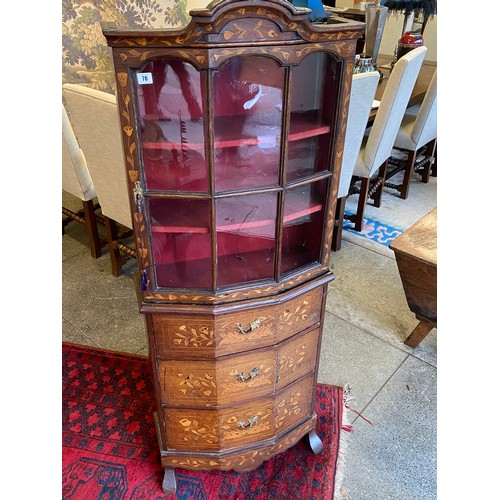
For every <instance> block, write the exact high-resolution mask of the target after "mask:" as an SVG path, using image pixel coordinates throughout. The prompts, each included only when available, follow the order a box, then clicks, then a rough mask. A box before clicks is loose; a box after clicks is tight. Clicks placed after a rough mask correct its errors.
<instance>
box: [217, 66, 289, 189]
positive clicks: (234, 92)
mask: <svg viewBox="0 0 500 500" xmlns="http://www.w3.org/2000/svg"><path fill="white" fill-rule="evenodd" d="M284 81H285V70H284V68H281V67H280V66H278V64H277V63H276V62H275V61H274V60H272V59H269V58H265V57H242V58H238V59H233V60H232V61H230V62H229V63H227V64H225V65H224V66H223V67H222V69H221V70H220V71H217V72H215V74H214V139H215V151H214V163H215V174H216V175H215V187H216V190H217V191H224V190H229V189H239V188H252V187H261V186H273V185H276V184H277V183H278V172H279V161H280V137H281V114H282V105H283V104H282V101H283V86H284Z"/></svg>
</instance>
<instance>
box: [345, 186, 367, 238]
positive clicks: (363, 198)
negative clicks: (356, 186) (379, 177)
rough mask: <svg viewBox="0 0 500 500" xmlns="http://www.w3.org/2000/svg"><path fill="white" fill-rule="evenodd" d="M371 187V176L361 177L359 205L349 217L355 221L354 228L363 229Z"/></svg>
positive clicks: (356, 229)
mask: <svg viewBox="0 0 500 500" xmlns="http://www.w3.org/2000/svg"><path fill="white" fill-rule="evenodd" d="M369 187H370V178H369V177H361V188H360V190H359V199H358V207H357V209H356V213H355V214H354V215H351V216H349V217H348V219H349V220H350V221H351V222H353V223H354V230H355V231H361V230H362V229H363V217H364V215H365V206H366V202H367V201H368V189H369Z"/></svg>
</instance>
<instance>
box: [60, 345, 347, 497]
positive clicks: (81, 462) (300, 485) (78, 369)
mask: <svg viewBox="0 0 500 500" xmlns="http://www.w3.org/2000/svg"><path fill="white" fill-rule="evenodd" d="M62 360H63V370H62V373H63V386H62V389H63V418H62V422H63V440H62V443H63V450H62V462H63V463H62V467H63V471H62V487H63V495H62V498H63V499H68V500H69V499H78V500H80V499H81V500H94V499H109V500H111V499H113V500H132V499H133V500H139V499H140V500H153V499H154V500H159V499H165V500H167V499H168V500H173V499H175V498H177V499H179V500H180V499H182V500H215V499H217V500H244V499H245V500H248V499H252V500H268V499H285V498H286V499H301V500H313V499H314V500H327V499H331V498H333V492H334V490H335V479H337V480H339V477H338V476H339V475H338V474H337V478H336V472H337V469H338V466H339V460H338V457H339V437H340V433H341V427H342V413H343V394H342V389H341V388H339V387H334V386H330V385H325V384H318V386H317V394H316V406H315V411H316V413H317V415H318V426H317V429H316V431H317V433H318V436H319V437H320V438H321V440H322V442H323V445H324V449H323V451H322V453H321V454H320V455H315V454H314V453H313V452H312V451H311V449H310V447H309V444H308V443H306V442H305V440H302V441H300V442H299V443H298V444H297V445H295V446H293V447H292V448H290V449H288V450H287V451H285V452H284V453H281V454H279V455H277V456H276V457H274V458H273V459H271V460H268V461H266V462H264V463H263V464H262V465H261V466H260V467H258V468H257V469H255V470H254V471H251V472H246V473H236V472H234V471H230V472H220V471H212V472H199V471H196V472H193V471H187V470H183V469H177V470H176V472H177V496H175V495H165V494H164V493H163V491H162V489H161V483H162V479H163V469H162V467H161V465H160V453H159V449H158V442H157V439H156V430H155V426H154V422H153V411H154V410H155V405H154V400H153V395H152V380H151V371H150V367H149V360H148V358H146V357H143V356H133V355H129V354H123V353H117V352H111V351H104V350H101V349H93V348H90V347H85V346H78V345H74V344H69V343H63V348H62Z"/></svg>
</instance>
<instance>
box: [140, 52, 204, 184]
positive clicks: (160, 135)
mask: <svg viewBox="0 0 500 500" xmlns="http://www.w3.org/2000/svg"><path fill="white" fill-rule="evenodd" d="M136 77H137V81H138V83H139V84H138V85H137V89H138V90H137V99H138V104H139V119H140V125H141V130H142V151H143V164H144V174H145V177H146V186H147V188H148V189H156V190H172V191H178V190H182V191H195V192H196V191H203V192H207V191H208V169H207V162H206V160H205V139H204V138H205V130H204V120H203V117H204V116H205V109H204V103H205V100H206V91H205V80H206V76H205V73H200V72H198V71H197V70H196V69H195V68H194V67H193V66H191V65H190V64H188V63H185V62H182V61H179V60H178V59H158V60H156V61H154V62H152V63H150V64H148V65H147V66H146V67H145V68H144V69H142V70H141V71H140V72H138V73H136Z"/></svg>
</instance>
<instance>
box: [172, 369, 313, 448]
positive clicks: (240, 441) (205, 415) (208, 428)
mask: <svg viewBox="0 0 500 500" xmlns="http://www.w3.org/2000/svg"><path fill="white" fill-rule="evenodd" d="M313 389H314V374H313V373H311V374H310V375H308V376H306V377H304V378H302V379H299V380H297V381H296V382H294V383H293V384H291V385H290V386H288V387H286V388H285V389H284V390H282V391H280V392H279V393H277V394H276V395H275V396H271V397H269V396H267V397H264V398H260V399H256V400H253V401H250V402H248V403H245V404H240V405H234V406H231V407H227V408H222V409H218V410H217V409H192V408H165V409H164V410H163V411H164V414H165V420H166V422H167V429H166V430H167V433H166V434H167V441H168V444H167V446H168V449H169V450H172V451H190V450H207V451H220V450H223V449H228V448H233V447H235V446H242V445H246V444H249V443H254V442H255V441H259V440H264V439H268V438H271V437H273V436H275V435H278V434H282V433H284V432H287V431H288V430H289V429H292V428H293V427H294V426H295V425H297V424H299V423H300V422H301V421H303V420H305V419H306V418H307V417H309V416H310V415H311V414H312V410H313V405H314V393H313Z"/></svg>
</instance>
